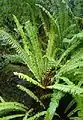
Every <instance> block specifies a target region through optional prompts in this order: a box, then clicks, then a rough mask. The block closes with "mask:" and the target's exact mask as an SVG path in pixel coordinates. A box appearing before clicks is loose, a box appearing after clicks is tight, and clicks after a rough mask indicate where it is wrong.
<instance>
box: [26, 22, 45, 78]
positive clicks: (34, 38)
mask: <svg viewBox="0 0 83 120" xmlns="http://www.w3.org/2000/svg"><path fill="white" fill-rule="evenodd" d="M25 29H26V32H27V36H28V37H29V40H30V42H31V48H32V53H33V54H34V58H35V61H36V62H35V64H37V69H38V73H39V76H40V77H41V76H42V73H43V71H44V62H43V56H42V50H41V47H40V43H39V40H38V35H37V27H36V25H34V24H33V25H32V23H31V22H30V21H28V22H26V23H25Z"/></svg>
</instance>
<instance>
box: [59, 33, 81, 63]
mask: <svg viewBox="0 0 83 120" xmlns="http://www.w3.org/2000/svg"><path fill="white" fill-rule="evenodd" d="M82 39H83V31H81V32H80V33H78V34H75V35H74V36H73V38H72V39H71V41H75V43H74V42H73V43H72V42H71V43H72V45H71V46H70V47H69V48H68V49H67V50H66V51H65V52H64V53H63V54H62V56H61V57H60V59H59V60H58V63H57V65H59V64H60V62H61V61H62V59H63V58H64V57H65V56H67V55H68V54H69V53H70V52H71V51H72V50H73V49H74V48H76V47H77V46H78V45H79V44H80V43H81V42H82Z"/></svg>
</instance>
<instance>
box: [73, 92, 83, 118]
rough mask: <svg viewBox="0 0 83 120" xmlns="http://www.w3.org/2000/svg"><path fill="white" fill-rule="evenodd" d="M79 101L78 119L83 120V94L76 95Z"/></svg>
mask: <svg viewBox="0 0 83 120" xmlns="http://www.w3.org/2000/svg"><path fill="white" fill-rule="evenodd" d="M75 98H76V102H77V109H78V110H79V111H78V120H83V94H82V95H79V96H75Z"/></svg>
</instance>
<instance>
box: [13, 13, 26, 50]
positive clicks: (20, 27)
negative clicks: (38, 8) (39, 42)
mask: <svg viewBox="0 0 83 120" xmlns="http://www.w3.org/2000/svg"><path fill="white" fill-rule="evenodd" d="M13 18H14V21H15V23H16V25H17V28H18V31H19V32H20V35H21V37H22V39H23V45H24V49H26V47H27V42H28V40H27V38H26V36H25V33H24V32H23V29H22V26H21V25H20V23H19V21H18V19H17V18H16V16H15V15H13Z"/></svg>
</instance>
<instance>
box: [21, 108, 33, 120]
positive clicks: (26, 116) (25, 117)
mask: <svg viewBox="0 0 83 120" xmlns="http://www.w3.org/2000/svg"><path fill="white" fill-rule="evenodd" d="M32 111H33V108H31V109H30V110H29V111H28V112H27V113H26V114H25V116H24V117H23V120H27V118H28V116H29V114H30V113H31V112H32Z"/></svg>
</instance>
